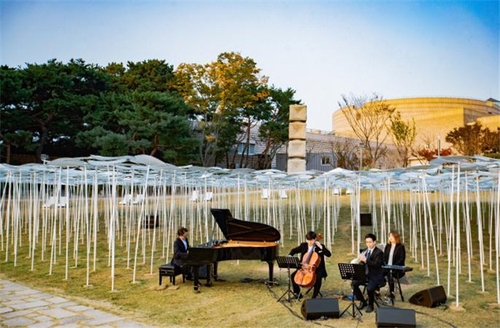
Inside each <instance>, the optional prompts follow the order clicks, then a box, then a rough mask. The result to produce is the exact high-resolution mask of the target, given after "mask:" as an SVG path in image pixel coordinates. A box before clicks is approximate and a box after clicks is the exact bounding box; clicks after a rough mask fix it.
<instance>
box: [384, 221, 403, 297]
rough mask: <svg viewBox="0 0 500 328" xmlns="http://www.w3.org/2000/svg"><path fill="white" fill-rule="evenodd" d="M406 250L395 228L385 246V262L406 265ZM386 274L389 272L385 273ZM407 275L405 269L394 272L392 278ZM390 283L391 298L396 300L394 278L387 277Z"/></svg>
mask: <svg viewBox="0 0 500 328" xmlns="http://www.w3.org/2000/svg"><path fill="white" fill-rule="evenodd" d="M405 260H406V250H405V246H404V245H403V244H401V236H400V235H399V233H398V232H397V231H395V230H393V231H391V232H390V233H389V241H388V243H387V245H385V248H384V264H386V265H405ZM385 274H386V275H387V274H388V272H386V273H385ZM404 275H405V272H404V271H399V270H398V271H394V270H393V272H392V278H397V279H399V278H401V277H403V276H404ZM387 281H388V283H389V293H390V298H391V299H392V300H394V279H390V278H388V279H387Z"/></svg>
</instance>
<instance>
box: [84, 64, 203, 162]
mask: <svg viewBox="0 0 500 328" xmlns="http://www.w3.org/2000/svg"><path fill="white" fill-rule="evenodd" d="M104 71H105V72H106V73H107V74H109V75H110V77H111V81H112V82H111V84H112V91H111V92H108V93H106V94H104V95H102V97H101V98H100V102H99V105H98V106H96V108H94V110H92V111H89V112H88V113H87V115H86V117H85V119H86V122H87V128H86V130H85V131H82V132H81V133H79V134H78V138H77V139H78V144H79V145H81V146H84V147H87V148H93V149H96V150H97V151H98V152H99V153H101V154H103V155H108V156H118V155H127V154H149V155H151V156H156V157H158V158H160V159H162V160H164V161H167V162H170V163H172V164H176V165H180V164H187V163H191V162H193V161H195V160H196V158H195V157H196V152H195V149H196V144H197V140H196V138H194V137H193V134H192V133H191V125H190V113H189V107H188V106H187V105H186V103H185V102H184V100H183V99H182V97H180V95H179V94H177V92H175V91H173V90H172V87H171V84H172V83H171V82H172V81H171V80H172V78H173V68H172V66H170V65H168V64H166V63H165V62H164V61H159V60H150V61H145V62H141V63H137V64H136V63H131V62H129V63H128V64H127V68H125V67H123V65H122V64H116V63H112V64H110V65H108V66H107V67H105V68H104Z"/></svg>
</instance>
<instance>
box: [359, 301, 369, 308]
mask: <svg viewBox="0 0 500 328" xmlns="http://www.w3.org/2000/svg"><path fill="white" fill-rule="evenodd" d="M367 305H368V303H367V302H366V301H363V302H360V303H359V306H358V308H359V309H360V310H362V309H364V308H365V307H366V306H367Z"/></svg>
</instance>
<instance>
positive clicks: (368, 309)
mask: <svg viewBox="0 0 500 328" xmlns="http://www.w3.org/2000/svg"><path fill="white" fill-rule="evenodd" d="M365 312H366V313H372V312H373V305H368V307H367V308H366V310H365Z"/></svg>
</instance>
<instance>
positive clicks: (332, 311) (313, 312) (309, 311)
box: [301, 298, 339, 320]
mask: <svg viewBox="0 0 500 328" xmlns="http://www.w3.org/2000/svg"><path fill="white" fill-rule="evenodd" d="M301 311H302V315H303V316H304V319H306V320H316V319H319V318H321V317H328V318H338V317H339V300H338V299H336V298H311V299H307V300H304V302H302V308H301Z"/></svg>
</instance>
